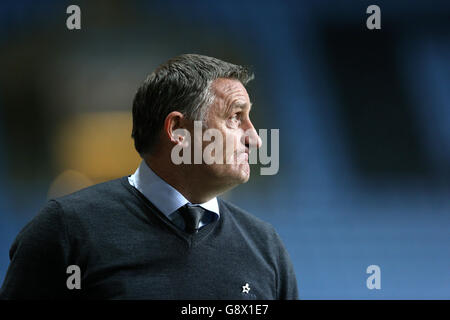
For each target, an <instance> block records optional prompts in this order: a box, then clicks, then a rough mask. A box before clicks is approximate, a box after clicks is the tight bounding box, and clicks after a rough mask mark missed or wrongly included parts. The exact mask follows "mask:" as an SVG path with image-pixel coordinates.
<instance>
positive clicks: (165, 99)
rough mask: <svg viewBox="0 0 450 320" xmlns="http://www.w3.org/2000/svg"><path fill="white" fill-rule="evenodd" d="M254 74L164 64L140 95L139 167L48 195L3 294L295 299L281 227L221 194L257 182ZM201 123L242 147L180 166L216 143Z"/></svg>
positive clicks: (193, 58)
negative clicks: (179, 158)
mask: <svg viewBox="0 0 450 320" xmlns="http://www.w3.org/2000/svg"><path fill="white" fill-rule="evenodd" d="M252 78H253V75H251V74H250V73H249V72H248V71H247V69H246V68H244V67H241V66H236V65H233V64H230V63H227V62H224V61H221V60H218V59H215V58H211V57H206V56H201V55H194V54H187V55H182V56H179V57H176V58H173V59H171V60H169V61H167V62H166V63H165V64H163V65H161V66H160V67H159V68H157V69H156V70H155V71H154V72H153V73H152V74H151V75H150V76H149V77H148V78H147V79H146V80H145V82H144V84H143V85H142V86H141V87H140V88H139V90H138V91H137V93H136V96H135V99H134V103H133V132H132V137H133V138H134V142H135V147H136V150H137V151H138V152H139V154H140V155H141V157H142V158H143V161H142V163H141V165H140V166H139V168H138V169H137V170H136V172H135V173H134V174H133V175H131V176H126V177H122V178H120V179H116V180H113V181H108V182H105V183H102V184H98V185H95V186H92V187H89V188H86V189H83V190H81V191H78V192H75V193H73V194H71V195H68V196H65V197H61V198H58V199H53V200H50V201H49V202H48V203H47V205H46V206H45V207H44V208H43V209H42V211H41V212H40V213H39V214H38V215H37V216H36V217H35V218H34V219H33V220H32V221H31V222H30V223H29V224H28V225H27V226H26V227H25V228H24V229H23V230H22V231H21V232H20V233H19V235H18V236H17V238H16V240H15V241H14V243H13V245H12V247H11V250H10V258H11V264H10V267H9V269H8V273H7V275H6V278H5V281H4V284H3V287H2V291H1V297H2V298H6V299H17V298H86V299H297V298H298V292H297V282H296V278H295V275H294V270H293V267H292V263H291V261H290V259H289V256H288V254H287V252H286V250H285V248H284V246H283V244H282V242H281V240H280V238H279V236H278V235H277V233H276V232H275V231H274V229H273V228H272V227H271V226H270V225H269V224H267V223H265V222H263V221H261V220H259V219H257V218H256V217H254V216H252V215H250V214H248V213H246V212H244V211H243V210H241V209H239V208H238V207H236V206H235V205H233V204H231V203H229V202H227V201H225V200H223V199H220V198H217V196H218V195H220V194H222V193H223V192H225V191H227V190H229V189H231V188H233V187H235V186H237V185H239V184H241V183H244V182H246V181H248V179H249V177H250V167H249V164H248V156H249V152H250V150H252V149H255V148H258V147H259V146H260V145H261V140H260V138H259V137H258V135H257V133H256V131H255V129H254V127H253V124H252V123H251V121H250V118H249V112H250V108H251V103H250V99H249V96H248V94H247V91H246V89H245V87H244V85H246V84H247V82H248V81H250V80H251V79H252ZM195 120H199V121H201V122H200V124H201V132H202V133H203V132H206V130H209V129H214V130H216V132H219V133H220V135H221V136H222V137H223V139H224V140H225V141H232V142H233V144H232V145H233V148H231V149H230V148H229V146H230V144H228V145H226V146H228V147H227V148H225V149H227V150H226V151H225V152H219V151H220V150H218V149H216V150H215V151H214V152H213V153H211V155H212V156H213V157H214V158H215V160H216V161H215V162H213V163H211V164H206V163H205V162H204V161H201V163H200V164H195V159H194V160H193V161H192V162H191V163H181V164H176V163H175V161H174V155H176V152H175V153H174V152H173V151H174V150H175V148H176V147H177V146H183V149H182V153H184V152H186V154H188V153H191V151H192V152H193V153H196V151H198V149H196V147H195V144H196V143H201V144H200V146H201V150H200V151H201V152H200V153H201V155H203V152H202V151H204V150H205V149H206V143H205V142H204V141H203V138H199V137H198V135H195V130H196V127H195V124H196V123H198V122H195ZM183 133H184V134H183ZM188 133H189V134H190V136H193V137H194V138H193V139H192V141H190V140H189V139H188V136H189V135H188ZM199 139H200V140H199ZM230 150H231V151H230ZM197 156H198V152H197ZM222 157H223V158H222ZM194 158H195V155H194ZM218 160H223V161H218ZM69 267H70V268H69ZM68 268H69V269H68ZM77 270H78V271H79V275H80V279H79V281H78V284H76V283H77V281H76V279H75V278H73V277H74V276H75V275H76V274H73V275H72V273H73V272H76V271H77ZM74 284H75V287H74Z"/></svg>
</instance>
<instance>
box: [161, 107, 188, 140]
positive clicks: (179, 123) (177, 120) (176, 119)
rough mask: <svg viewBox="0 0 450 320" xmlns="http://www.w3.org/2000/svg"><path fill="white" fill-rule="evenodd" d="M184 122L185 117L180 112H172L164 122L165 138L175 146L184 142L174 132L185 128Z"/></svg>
mask: <svg viewBox="0 0 450 320" xmlns="http://www.w3.org/2000/svg"><path fill="white" fill-rule="evenodd" d="M184 120H185V117H184V116H183V114H182V113H181V112H178V111H172V112H171V113H169V114H168V115H167V117H166V119H165V120H164V136H166V137H167V138H168V139H169V140H170V141H171V142H172V143H174V144H177V143H180V142H182V140H183V137H182V136H180V135H176V134H174V131H175V130H176V129H182V128H183V124H184Z"/></svg>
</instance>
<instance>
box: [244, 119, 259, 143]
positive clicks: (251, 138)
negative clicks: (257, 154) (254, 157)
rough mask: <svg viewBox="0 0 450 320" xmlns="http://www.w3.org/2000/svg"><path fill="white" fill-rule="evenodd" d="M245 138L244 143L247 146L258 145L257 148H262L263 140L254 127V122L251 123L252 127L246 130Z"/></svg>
mask: <svg viewBox="0 0 450 320" xmlns="http://www.w3.org/2000/svg"><path fill="white" fill-rule="evenodd" d="M244 139H245V141H244V143H245V146H246V147H247V148H250V147H252V148H254V147H256V149H259V148H261V145H262V140H261V138H260V137H259V135H258V133H257V132H256V129H255V127H253V124H252V123H250V127H249V128H248V129H247V130H246V131H245V133H244Z"/></svg>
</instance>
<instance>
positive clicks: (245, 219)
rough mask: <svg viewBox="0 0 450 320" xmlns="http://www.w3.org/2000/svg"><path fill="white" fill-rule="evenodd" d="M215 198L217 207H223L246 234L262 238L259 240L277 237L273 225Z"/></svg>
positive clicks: (269, 239) (270, 239)
mask: <svg viewBox="0 0 450 320" xmlns="http://www.w3.org/2000/svg"><path fill="white" fill-rule="evenodd" d="M217 199H218V202H219V207H220V208H221V209H225V210H226V211H227V212H228V213H229V215H228V216H229V217H230V218H231V220H233V221H234V222H235V223H236V225H237V227H238V228H241V229H243V231H245V232H246V233H248V234H251V235H254V236H256V237H258V238H262V239H261V240H266V241H272V240H274V239H277V238H278V237H277V233H276V232H275V229H274V227H273V226H272V225H271V224H270V223H268V222H266V221H263V220H261V219H259V218H258V217H256V216H255V215H253V214H251V213H249V212H247V211H246V210H244V209H242V208H240V207H238V206H237V205H235V204H233V203H231V202H229V201H227V200H224V199H222V198H217ZM227 212H225V214H226V213H227Z"/></svg>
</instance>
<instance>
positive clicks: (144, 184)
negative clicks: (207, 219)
mask: <svg viewBox="0 0 450 320" xmlns="http://www.w3.org/2000/svg"><path fill="white" fill-rule="evenodd" d="M128 182H129V183H130V184H131V185H132V186H133V187H135V188H136V189H138V190H139V191H140V192H141V193H142V194H143V195H144V196H145V197H146V198H147V199H148V200H150V202H151V203H153V204H154V205H155V206H156V207H157V208H158V209H159V210H160V211H161V212H162V213H163V214H164V215H166V216H167V217H169V215H171V214H172V213H173V212H174V211H176V210H178V209H179V208H180V207H182V206H184V205H185V204H186V203H189V201H188V200H187V199H186V198H185V197H184V196H183V195H182V194H181V193H180V192H178V190H176V189H175V188H174V187H172V186H171V185H170V184H168V183H167V182H165V181H164V180H163V179H161V178H160V177H159V176H158V175H157V174H156V173H155V172H154V171H153V170H152V169H151V168H150V167H149V166H148V165H147V163H146V162H145V161H144V160H143V161H142V162H141V164H140V165H139V167H138V168H137V170H136V172H135V173H134V174H133V175H131V176H129V177H128ZM196 205H199V206H201V207H202V208H204V209H206V210H209V211H211V212H214V213H215V214H216V215H217V216H218V217H220V213H219V205H218V203H217V198H216V197H214V198H213V199H211V200H209V201H207V202H205V203H200V204H196Z"/></svg>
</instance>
